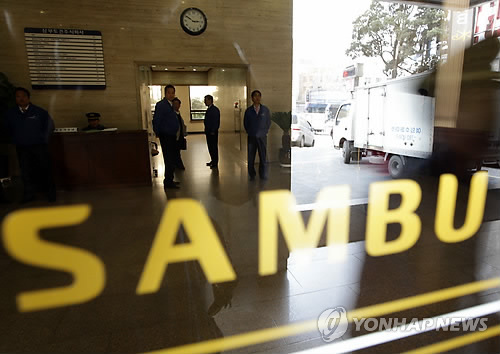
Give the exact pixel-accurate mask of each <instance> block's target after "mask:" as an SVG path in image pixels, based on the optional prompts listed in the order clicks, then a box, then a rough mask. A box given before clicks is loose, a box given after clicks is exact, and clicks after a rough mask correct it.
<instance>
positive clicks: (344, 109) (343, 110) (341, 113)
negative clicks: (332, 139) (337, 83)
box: [337, 104, 351, 119]
mask: <svg viewBox="0 0 500 354" xmlns="http://www.w3.org/2000/svg"><path fill="white" fill-rule="evenodd" d="M350 110H351V105H350V104H346V105H344V106H342V107H341V108H340V111H339V115H338V116H337V118H339V119H342V118H345V117H347V116H348V115H349V111H350Z"/></svg>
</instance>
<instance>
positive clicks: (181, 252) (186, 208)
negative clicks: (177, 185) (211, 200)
mask: <svg viewBox="0 0 500 354" xmlns="http://www.w3.org/2000/svg"><path fill="white" fill-rule="evenodd" d="M181 224H182V225H183V226H184V230H185V231H186V234H187V236H188V237H189V240H190V241H191V242H190V243H182V244H178V245H176V244H175V240H176V237H177V233H178V231H179V227H180V226H181ZM194 260H197V261H198V262H200V266H201V268H202V269H203V271H204V272H205V275H206V277H207V279H208V281H209V282H211V283H218V282H225V281H231V280H234V279H236V274H235V273H234V270H233V268H232V266H231V263H230V262H229V259H228V257H227V255H226V252H225V251H224V248H223V247H222V245H221V244H220V241H219V238H218V237H217V233H216V232H215V230H214V227H213V225H212V223H211V221H210V219H209V217H208V215H207V213H206V211H205V209H204V208H203V206H202V205H201V204H200V203H199V202H197V201H195V200H191V199H177V200H173V201H171V202H169V203H168V205H167V208H166V209H165V212H164V213H163V217H162V219H161V222H160V227H159V228H158V232H157V233H156V236H155V240H154V242H153V246H152V247H151V251H150V253H149V256H148V260H147V262H146V265H145V267H144V270H143V272H142V275H141V279H140V281H139V285H138V286H137V290H136V292H137V294H148V293H153V292H155V291H158V289H159V288H160V284H161V280H162V279H163V276H164V274H165V271H166V270H167V266H168V264H169V263H177V262H186V261H194Z"/></svg>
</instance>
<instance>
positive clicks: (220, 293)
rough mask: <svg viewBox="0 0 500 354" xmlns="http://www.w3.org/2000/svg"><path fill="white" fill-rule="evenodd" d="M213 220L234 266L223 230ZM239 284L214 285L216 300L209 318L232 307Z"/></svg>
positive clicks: (211, 306)
mask: <svg viewBox="0 0 500 354" xmlns="http://www.w3.org/2000/svg"><path fill="white" fill-rule="evenodd" d="M211 220H212V224H213V226H214V228H215V231H216V232H217V235H219V241H220V243H221V244H222V246H223V247H224V251H225V252H226V254H227V256H228V257H229V261H230V262H231V264H232V263H233V262H232V258H231V253H230V250H229V247H228V244H227V242H226V238H225V237H224V235H223V233H222V229H221V227H220V226H219V225H218V224H217V222H216V221H215V220H214V219H213V218H212V219H211ZM237 284H238V280H234V281H230V282H225V283H215V284H212V292H213V298H214V300H213V302H212V304H211V305H210V307H209V308H208V311H207V313H208V315H209V316H211V317H213V316H215V315H216V314H218V313H219V312H220V311H221V310H222V309H223V308H228V307H231V306H232V303H231V301H232V299H233V292H234V289H235V288H236V285H237Z"/></svg>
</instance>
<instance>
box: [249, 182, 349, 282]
mask: <svg viewBox="0 0 500 354" xmlns="http://www.w3.org/2000/svg"><path fill="white" fill-rule="evenodd" d="M349 198H350V187H349V186H335V187H328V188H325V189H323V190H322V191H321V192H320V193H319V195H318V197H317V199H316V203H315V207H314V208H313V211H312V214H311V217H310V219H309V223H308V225H307V228H306V226H305V225H304V221H303V219H302V216H301V214H300V212H299V211H298V210H297V205H296V202H295V198H294V196H293V195H292V193H291V192H290V191H270V192H262V193H261V194H260V200H259V274H260V275H271V274H274V273H276V272H277V268H278V264H277V263H278V234H279V228H281V231H282V233H283V237H284V238H285V241H286V245H287V246H288V250H289V251H290V252H293V251H294V250H298V249H306V248H316V247H318V244H319V241H320V238H321V233H322V231H323V229H324V227H325V224H326V222H327V220H328V226H327V237H326V238H327V246H334V245H335V244H342V245H344V244H346V243H347V242H348V241H349V212H350V209H349ZM334 249H335V248H331V250H334ZM330 255H331V256H332V253H330Z"/></svg>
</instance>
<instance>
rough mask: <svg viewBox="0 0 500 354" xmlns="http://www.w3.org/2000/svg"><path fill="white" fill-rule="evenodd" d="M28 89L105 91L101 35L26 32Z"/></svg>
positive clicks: (48, 30)
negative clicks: (30, 87) (29, 79)
mask: <svg viewBox="0 0 500 354" xmlns="http://www.w3.org/2000/svg"><path fill="white" fill-rule="evenodd" d="M24 38H25V41H26V51H27V53H28V64H29V70H30V78H31V85H32V87H33V88H34V89H104V88H106V75H105V73H104V55H103V48H102V35H101V32H100V31H86V30H79V29H62V28H25V29H24Z"/></svg>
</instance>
